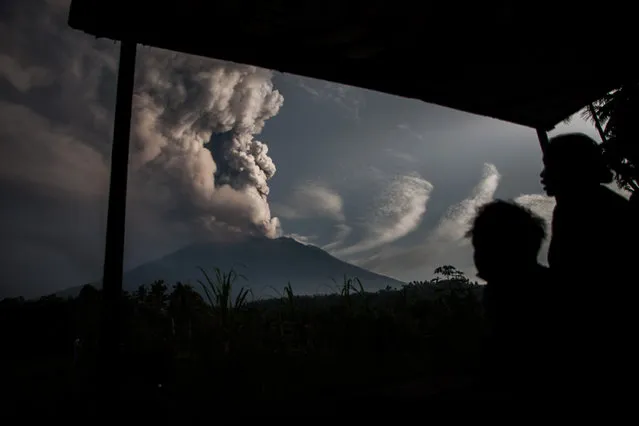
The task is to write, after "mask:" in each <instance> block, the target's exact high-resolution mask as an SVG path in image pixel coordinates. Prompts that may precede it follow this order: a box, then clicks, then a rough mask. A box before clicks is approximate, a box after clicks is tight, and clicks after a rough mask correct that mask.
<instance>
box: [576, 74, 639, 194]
mask: <svg viewBox="0 0 639 426" xmlns="http://www.w3.org/2000/svg"><path fill="white" fill-rule="evenodd" d="M582 116H583V117H584V118H585V119H586V120H589V121H591V122H593V123H594V124H595V125H596V126H597V127H598V131H599V133H600V135H601V136H602V138H604V139H605V141H604V142H603V148H604V152H605V154H606V157H607V160H608V162H609V164H610V167H611V168H612V169H613V170H614V172H615V174H616V181H617V184H618V185H619V187H620V188H624V189H626V190H628V191H630V192H633V193H634V192H636V191H637V190H638V189H639V127H638V126H637V123H636V119H637V118H639V83H629V84H626V85H624V86H622V87H621V88H619V89H617V90H614V91H612V92H610V93H608V94H606V95H605V96H604V97H602V98H601V99H599V100H597V101H595V102H593V103H592V105H591V106H590V107H588V108H587V109H585V110H584V112H583V113H582Z"/></svg>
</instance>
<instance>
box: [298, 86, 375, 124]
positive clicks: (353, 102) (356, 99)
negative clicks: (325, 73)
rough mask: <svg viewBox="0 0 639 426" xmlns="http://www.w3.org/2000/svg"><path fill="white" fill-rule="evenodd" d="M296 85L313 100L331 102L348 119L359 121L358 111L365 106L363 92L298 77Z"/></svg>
mask: <svg viewBox="0 0 639 426" xmlns="http://www.w3.org/2000/svg"><path fill="white" fill-rule="evenodd" d="M297 85H298V86H299V87H300V88H301V89H303V90H304V91H305V92H306V93H308V94H309V95H311V96H312V97H313V98H314V99H316V100H318V101H323V102H332V103H333V104H335V105H336V106H337V107H339V108H340V109H341V110H343V111H344V112H346V113H347V114H348V115H349V116H350V117H352V118H354V119H356V120H359V114H360V110H361V108H362V107H363V106H364V105H365V98H364V91H363V90H361V89H357V88H355V87H351V86H347V85H344V84H339V83H331V82H328V81H323V80H316V79H313V78H307V77H298V78H297Z"/></svg>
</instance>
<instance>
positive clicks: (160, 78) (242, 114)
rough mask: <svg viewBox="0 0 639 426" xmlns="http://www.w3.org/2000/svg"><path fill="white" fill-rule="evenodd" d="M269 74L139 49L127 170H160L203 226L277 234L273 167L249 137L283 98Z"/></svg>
mask: <svg viewBox="0 0 639 426" xmlns="http://www.w3.org/2000/svg"><path fill="white" fill-rule="evenodd" d="M271 78H272V74H271V72H270V71H268V70H264V69H260V68H257V67H253V66H245V65H238V64H232V63H227V62H221V61H215V60H210V59H205V58H200V57H195V56H189V55H184V54H176V53H172V52H168V51H163V50H159V49H141V51H140V55H139V60H138V64H137V70H136V82H135V83H136V84H135V93H134V99H133V108H134V114H133V128H132V136H133V138H132V145H133V146H132V168H133V169H134V170H135V171H137V172H142V173H143V172H144V171H145V170H156V169H157V168H161V169H163V170H164V171H165V172H167V173H168V175H169V176H171V179H172V180H173V181H174V182H177V183H178V185H179V187H180V192H181V193H183V194H184V195H185V198H184V202H186V203H189V204H190V205H189V206H187V207H189V209H190V210H191V211H192V214H193V215H194V216H195V217H194V218H193V219H194V220H195V221H196V222H198V223H200V224H202V225H204V226H205V227H206V228H209V229H219V227H220V226H221V227H225V228H228V229H229V230H232V231H240V232H248V233H251V234H261V235H264V236H267V237H271V238H272V237H277V236H279V234H280V224H279V220H278V219H277V218H274V217H272V216H271V211H270V208H269V204H268V200H267V197H268V194H269V186H268V180H269V179H270V178H271V177H273V175H274V174H275V171H276V168H275V164H274V163H273V161H272V159H271V158H270V157H269V155H268V147H267V146H266V145H265V144H264V143H262V142H260V141H258V140H256V139H255V135H257V134H259V133H260V132H261V131H262V129H263V127H264V124H265V122H266V121H267V120H268V119H270V118H272V117H274V116H275V115H276V114H277V113H278V112H279V109H280V108H281V106H282V104H283V100H284V98H283V97H282V95H281V94H280V93H279V92H278V91H277V90H275V89H274V87H273V84H272V82H271ZM220 134H225V135H226V137H225V138H224V140H223V141H221V142H220V143H216V138H217V137H218V136H219V135H220ZM211 147H212V148H211ZM209 148H211V149H209Z"/></svg>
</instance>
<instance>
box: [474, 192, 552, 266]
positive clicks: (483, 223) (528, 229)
mask: <svg viewBox="0 0 639 426" xmlns="http://www.w3.org/2000/svg"><path fill="white" fill-rule="evenodd" d="M466 237H468V238H471V240H472V243H473V246H475V247H477V246H481V247H483V248H484V247H486V246H489V247H499V248H501V249H503V248H507V249H509V250H512V251H514V252H517V254H521V253H522V252H523V253H525V254H527V255H531V256H532V255H534V256H537V254H538V253H539V250H540V249H541V245H542V243H543V241H544V239H545V238H546V223H545V221H544V219H542V218H541V217H539V216H537V215H536V214H534V213H533V212H532V211H531V210H530V209H527V208H526V207H523V206H521V205H519V204H517V203H515V202H512V201H504V200H496V201H493V202H490V203H488V204H484V205H483V206H482V207H480V208H479V210H478V212H477V215H476V216H475V219H474V221H473V224H472V227H471V228H470V229H469V230H468V232H467V233H466Z"/></svg>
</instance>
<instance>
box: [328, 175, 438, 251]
mask: <svg viewBox="0 0 639 426" xmlns="http://www.w3.org/2000/svg"><path fill="white" fill-rule="evenodd" d="M432 189H433V185H432V184H431V183H430V182H428V181H426V180H424V179H422V178H421V177H420V176H418V175H416V174H412V175H405V176H398V177H397V178H395V179H394V180H393V181H392V182H391V183H390V185H389V186H388V187H387V188H386V190H385V192H384V193H383V194H382V196H381V197H380V199H379V200H378V203H377V204H378V205H377V207H376V208H374V209H373V211H372V213H371V215H370V216H369V217H367V218H366V219H365V226H366V234H367V235H366V237H364V239H363V240H362V241H360V242H359V243H357V244H355V245H352V246H350V247H346V248H342V249H338V250H335V251H334V254H336V255H340V256H348V255H353V254H356V253H360V252H364V251H368V250H371V249H374V248H377V247H380V246H382V245H384V244H388V243H391V242H393V241H396V240H398V239H400V238H402V237H404V236H405V235H407V234H409V233H410V232H412V231H413V230H415V229H416V228H417V227H418V226H419V224H420V223H421V220H422V217H423V216H424V213H426V204H427V203H428V199H429V197H430V194H431V191H432Z"/></svg>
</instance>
